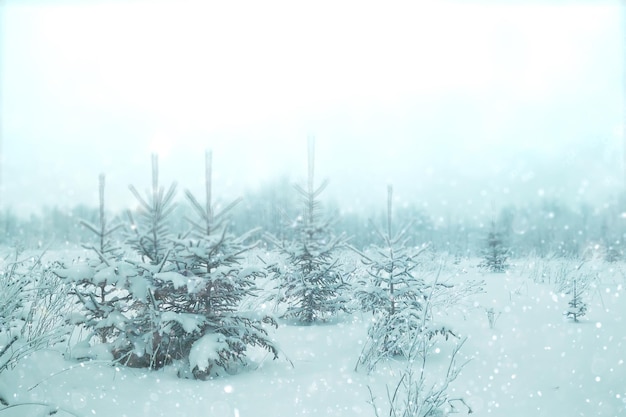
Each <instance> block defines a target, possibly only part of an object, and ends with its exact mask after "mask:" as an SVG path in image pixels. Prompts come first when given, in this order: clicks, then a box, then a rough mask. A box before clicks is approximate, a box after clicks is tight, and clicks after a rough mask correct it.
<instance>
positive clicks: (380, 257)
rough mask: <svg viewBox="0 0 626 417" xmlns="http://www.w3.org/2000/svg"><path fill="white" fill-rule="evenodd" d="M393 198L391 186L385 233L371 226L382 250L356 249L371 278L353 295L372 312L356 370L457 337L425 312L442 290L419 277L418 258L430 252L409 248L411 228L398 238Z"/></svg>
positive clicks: (368, 368)
mask: <svg viewBox="0 0 626 417" xmlns="http://www.w3.org/2000/svg"><path fill="white" fill-rule="evenodd" d="M392 197H393V188H392V187H391V186H389V187H388V189H387V224H386V231H385V232H382V231H381V230H380V229H379V228H378V227H376V225H374V224H372V228H373V229H374V230H375V231H376V233H377V234H378V236H379V237H380V239H381V240H382V242H383V245H382V246H380V247H373V248H372V249H371V250H370V251H368V252H367V253H364V252H360V251H358V250H357V249H354V248H353V250H354V251H356V252H357V253H359V254H360V255H361V258H362V262H363V263H364V265H365V266H366V267H367V272H368V276H367V278H366V279H363V280H360V281H359V282H358V284H357V285H358V286H357V287H356V289H355V292H354V294H355V297H356V299H357V300H359V302H360V304H361V309H362V310H363V311H371V312H372V313H373V319H372V323H371V324H370V327H369V329H368V338H367V341H366V343H365V345H364V347H363V350H362V352H361V355H360V357H359V360H358V362H357V365H356V368H357V369H358V368H359V367H360V366H365V367H366V369H367V370H368V372H371V371H372V370H373V369H374V368H375V367H376V364H377V363H378V362H379V361H380V360H382V359H384V358H387V357H392V356H404V357H408V352H409V350H410V349H413V347H414V345H415V341H416V340H423V341H424V343H426V342H427V341H428V340H431V339H432V338H433V337H435V336H437V335H441V336H444V337H445V338H446V339H447V338H448V337H449V336H450V335H453V333H452V331H451V330H450V329H448V328H446V327H445V326H434V325H432V323H431V322H430V319H429V312H428V311H427V308H426V307H427V305H428V300H429V299H430V298H432V296H433V293H434V291H435V289H437V288H438V285H437V283H436V282H435V283H433V284H426V283H425V282H424V280H423V279H422V278H418V277H417V276H416V274H415V272H414V270H415V268H416V267H417V265H418V261H417V258H418V257H419V255H420V254H421V253H422V252H423V251H424V249H425V248H424V247H420V248H415V247H410V246H407V244H406V243H407V231H408V228H409V227H410V226H411V224H410V223H409V225H407V227H405V228H403V229H401V230H400V231H399V232H398V233H394V231H393V222H392V201H393V198H392Z"/></svg>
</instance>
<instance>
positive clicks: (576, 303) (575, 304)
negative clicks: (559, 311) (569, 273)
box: [565, 280, 587, 322]
mask: <svg viewBox="0 0 626 417" xmlns="http://www.w3.org/2000/svg"><path fill="white" fill-rule="evenodd" d="M570 293H571V295H572V299H571V300H570V301H569V303H568V306H569V307H568V309H567V311H566V312H565V315H566V317H567V318H570V319H573V320H574V322H578V319H579V318H580V317H582V316H584V315H585V314H587V304H586V303H585V302H584V301H583V299H582V294H583V289H582V288H580V286H578V285H577V280H574V281H572V289H571V292H570Z"/></svg>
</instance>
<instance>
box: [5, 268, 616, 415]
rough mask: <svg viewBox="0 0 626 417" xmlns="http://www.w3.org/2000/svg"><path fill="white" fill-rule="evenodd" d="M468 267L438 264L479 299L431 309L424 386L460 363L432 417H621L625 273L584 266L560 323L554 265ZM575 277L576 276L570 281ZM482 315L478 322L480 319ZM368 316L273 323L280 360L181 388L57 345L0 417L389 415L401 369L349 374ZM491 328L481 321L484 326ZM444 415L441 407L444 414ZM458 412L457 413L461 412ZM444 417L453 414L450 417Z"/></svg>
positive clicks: (167, 377)
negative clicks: (76, 356)
mask: <svg viewBox="0 0 626 417" xmlns="http://www.w3.org/2000/svg"><path fill="white" fill-rule="evenodd" d="M478 262H479V260H475V259H474V260H466V261H464V262H463V263H462V265H449V266H448V267H446V271H445V273H444V275H446V277H445V279H446V280H447V282H450V283H455V282H456V283H460V282H464V281H468V280H482V281H484V286H483V288H484V292H482V293H479V294H474V295H472V296H470V297H469V298H466V299H464V300H462V301H461V303H460V304H458V305H457V306H456V307H455V308H448V309H445V311H443V310H441V311H434V314H435V316H436V319H435V321H437V322H442V323H445V324H446V325H448V326H451V327H452V328H453V329H454V331H455V334H457V336H459V339H454V338H451V339H449V340H447V341H446V340H443V339H442V340H440V341H438V342H437V343H436V345H435V346H434V348H433V349H432V351H431V353H430V354H429V356H428V364H427V370H426V371H427V374H428V376H427V377H428V380H429V381H430V382H432V383H437V381H438V380H440V379H441V377H442V375H444V374H445V370H446V369H447V367H448V365H449V361H450V354H451V352H452V350H453V349H454V347H455V344H456V343H458V341H459V340H461V339H463V338H465V337H467V340H466V342H465V343H464V345H463V346H462V348H461V350H460V353H459V357H457V360H458V362H459V363H462V362H465V359H468V360H469V362H468V363H467V364H466V365H465V367H464V368H463V369H462V371H461V374H460V375H459V377H458V378H457V379H456V380H455V381H453V382H452V384H451V385H450V387H449V392H448V394H449V398H450V399H457V398H462V399H463V400H464V401H465V403H466V405H463V403H462V402H460V401H454V400H453V401H451V402H450V403H449V406H448V407H447V409H446V413H449V414H452V415H467V414H468V411H469V409H471V411H472V415H473V416H503V417H505V416H506V417H528V416H568V417H570V416H592V415H593V416H621V415H626V365H625V364H624V359H625V358H626V326H625V323H624V317H625V315H626V302H625V300H624V299H625V298H626V294H624V287H625V286H626V280H625V278H624V275H623V274H624V273H625V271H626V265H623V264H620V263H612V264H607V263H602V262H595V261H594V262H587V263H586V264H584V265H583V268H582V269H581V270H583V269H584V271H585V273H586V274H587V277H588V278H589V280H590V283H591V284H590V286H589V288H588V289H587V291H586V292H585V295H584V300H585V302H586V303H587V304H588V311H587V314H586V315H585V316H584V317H582V318H581V319H580V322H578V323H575V322H573V321H572V320H571V319H567V318H566V317H565V315H564V312H565V311H566V310H567V308H568V301H569V298H568V297H569V296H566V295H564V294H562V293H560V292H559V285H560V284H559V282H560V280H562V279H564V274H566V273H568V272H567V271H569V273H572V274H573V273H574V272H573V270H572V269H568V268H570V267H571V268H573V267H572V265H574V262H570V263H569V264H568V263H566V262H564V261H558V260H555V261H544V260H540V259H535V260H530V259H529V260H517V261H516V264H515V265H514V266H513V267H512V268H511V270H510V271H509V272H508V273H506V274H491V273H483V272H481V271H480V270H479V269H478V268H477V267H476V266H475V265H477V264H478ZM576 273H581V272H580V271H576ZM488 312H491V313H492V316H491V319H492V320H491V324H492V325H490V320H489V313H488ZM369 319H370V316H369V315H368V314H365V313H353V314H352V315H344V316H341V317H339V318H337V320H335V321H333V322H331V323H327V324H323V325H312V326H296V325H291V324H288V323H285V322H282V323H281V325H280V326H279V328H278V329H277V330H276V331H275V332H274V337H275V339H276V341H277V342H278V344H279V346H280V348H281V350H282V355H281V358H280V359H278V360H274V361H273V360H272V359H271V355H267V354H266V353H265V352H264V351H262V352H256V353H253V354H252V355H251V356H252V359H254V363H255V364H254V366H253V367H251V368H256V369H249V370H246V371H245V372H242V373H240V374H237V375H231V376H226V377H220V378H216V379H212V380H208V381H197V380H189V379H181V378H178V377H177V375H176V370H175V368H174V367H171V366H170V367H167V368H165V369H163V370H159V371H146V370H142V369H131V368H125V367H122V366H112V365H111V364H110V363H106V362H103V361H92V362H76V361H71V360H66V359H65V358H64V357H65V356H66V355H67V353H68V352H67V350H68V346H59V347H58V349H56V350H45V351H40V352H36V353H35V354H33V355H31V356H30V357H28V358H26V359H24V360H22V361H21V362H20V363H19V364H18V366H17V367H15V368H14V369H11V370H9V371H7V372H4V373H2V374H1V375H0V394H2V395H3V397H4V398H7V399H8V400H9V401H10V403H11V404H18V403H22V404H30V405H21V406H16V407H13V408H7V409H5V410H2V411H1V413H0V416H2V417H5V416H6V417H9V416H44V415H49V413H50V411H52V410H51V409H50V408H49V407H48V406H44V405H38V404H54V405H55V406H56V407H58V412H57V413H56V414H55V415H57V416H60V417H61V416H62V417H64V416H69V415H76V416H111V417H121V416H127V417H137V416H150V417H153V416H168V417H172V416H212V417H226V416H231V417H238V416H241V417H246V416H305V415H308V416H375V415H376V413H375V410H374V408H373V407H372V405H371V395H370V390H371V393H372V394H373V396H374V397H375V403H376V406H377V408H378V415H379V416H381V417H382V416H387V415H390V414H389V401H388V397H387V387H388V388H389V390H391V391H393V389H394V387H395V386H396V384H397V383H398V381H399V378H400V372H401V370H402V369H403V368H405V367H406V363H404V362H403V361H402V360H400V359H398V360H389V361H387V362H385V363H381V364H379V366H378V367H377V368H376V369H375V370H374V371H373V372H372V373H370V374H369V375H368V374H367V373H366V372H365V371H364V370H359V371H358V372H356V371H355V370H354V369H355V365H356V362H357V360H358V358H359V354H360V352H361V350H362V347H363V343H364V341H365V340H366V337H367V326H368V320H369ZM494 322H495V323H494ZM452 406H453V407H452ZM468 408H469V409H468ZM454 413H458V414H454Z"/></svg>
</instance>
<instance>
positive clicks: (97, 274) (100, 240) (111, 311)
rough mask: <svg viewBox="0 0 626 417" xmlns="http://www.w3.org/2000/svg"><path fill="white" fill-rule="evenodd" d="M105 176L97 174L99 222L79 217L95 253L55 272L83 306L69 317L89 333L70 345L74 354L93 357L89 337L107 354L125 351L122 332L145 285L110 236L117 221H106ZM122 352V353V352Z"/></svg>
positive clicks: (94, 353)
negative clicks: (139, 282)
mask: <svg viewBox="0 0 626 417" xmlns="http://www.w3.org/2000/svg"><path fill="white" fill-rule="evenodd" d="M104 191H105V177H104V175H100V178H99V212H98V214H99V216H98V224H93V223H91V222H88V221H87V220H84V219H83V220H81V224H82V225H83V226H84V227H85V228H86V229H88V230H90V231H91V232H92V233H93V234H94V235H95V236H96V242H95V244H93V243H92V244H85V245H83V246H84V247H85V248H86V249H89V250H90V251H92V252H93V255H94V257H93V258H88V259H86V260H80V259H79V260H77V261H75V262H74V263H73V264H71V265H65V264H62V265H61V266H60V267H59V268H57V269H55V270H54V273H55V274H56V275H57V276H59V277H61V278H65V279H67V280H68V281H70V282H71V283H72V286H73V289H72V294H73V295H75V296H76V298H77V302H78V303H79V304H80V305H81V306H82V309H81V311H80V312H79V313H76V314H74V315H73V316H72V317H71V318H70V319H71V321H72V322H73V323H75V324H83V325H84V326H85V327H86V328H87V329H89V330H91V331H92V334H91V335H89V336H88V337H87V340H85V341H84V342H81V343H80V344H79V345H78V346H76V347H75V348H74V349H73V355H74V357H77V358H95V357H96V356H97V354H98V352H100V354H102V353H103V352H102V349H97V348H95V349H93V348H92V347H91V345H90V342H92V340H91V339H92V338H95V339H96V341H97V342H99V343H100V344H102V345H103V346H107V347H108V349H107V354H111V353H113V352H117V353H118V356H117V358H116V359H122V356H123V355H124V354H125V353H127V352H128V349H125V348H124V347H125V346H126V345H127V342H126V338H125V337H124V335H125V334H126V332H127V331H128V330H129V329H130V328H131V327H132V322H133V317H135V316H137V313H138V311H140V310H141V307H140V305H139V304H138V303H137V302H136V301H135V295H136V294H142V293H143V291H144V290H145V286H142V285H139V286H137V285H136V283H137V280H138V279H139V278H137V275H138V274H137V271H136V269H135V267H134V266H133V265H132V264H130V263H128V262H126V261H125V260H124V259H123V251H122V250H121V248H120V247H119V246H118V245H116V244H115V243H114V242H113V241H112V240H111V236H112V234H113V233H114V232H115V231H116V230H118V229H119V228H120V227H121V225H120V224H109V222H108V219H107V217H106V213H105V199H104ZM121 352H123V353H121Z"/></svg>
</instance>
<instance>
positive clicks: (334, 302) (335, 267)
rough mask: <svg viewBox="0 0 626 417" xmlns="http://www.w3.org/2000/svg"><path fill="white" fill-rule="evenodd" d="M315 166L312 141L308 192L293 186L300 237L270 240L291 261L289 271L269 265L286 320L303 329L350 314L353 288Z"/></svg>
mask: <svg viewBox="0 0 626 417" xmlns="http://www.w3.org/2000/svg"><path fill="white" fill-rule="evenodd" d="M314 167H315V149H314V141H313V140H312V139H310V140H309V149H308V182H307V188H306V189H304V188H302V187H300V186H298V185H296V186H295V188H296V190H297V192H298V193H299V194H300V197H301V198H302V201H303V213H302V215H301V216H300V217H299V218H298V219H297V221H296V222H295V226H294V227H295V236H296V237H295V239H294V240H293V241H282V240H280V239H277V238H276V237H274V236H271V235H268V240H269V241H270V242H271V243H273V244H274V245H276V247H277V248H278V249H279V250H280V251H281V252H282V253H283V255H285V256H286V258H287V266H286V267H285V268H280V267H277V266H276V265H270V266H269V267H268V269H267V270H268V272H269V273H270V274H272V276H273V277H274V278H275V279H276V280H277V281H278V288H277V289H278V290H279V293H280V295H279V301H280V302H283V303H285V304H286V305H287V308H286V311H285V313H284V314H283V317H284V318H294V319H296V320H297V321H298V322H300V323H303V324H311V323H314V322H318V321H325V320H328V319H329V318H331V317H333V316H335V315H336V314H337V313H339V312H340V311H347V308H346V306H347V298H346V292H347V289H348V288H349V285H348V283H347V282H346V281H344V278H343V274H342V271H341V269H340V265H339V262H338V251H339V250H340V249H342V248H344V247H345V242H346V239H345V236H344V235H339V236H336V235H334V234H333V231H332V227H331V221H330V219H327V218H324V216H323V215H322V210H321V204H320V200H319V196H320V194H321V193H322V192H323V191H324V189H325V188H326V186H327V185H328V182H327V181H325V182H323V183H322V185H320V186H319V187H317V188H315V181H314V179H315V178H314V169H315V168H314Z"/></svg>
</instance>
